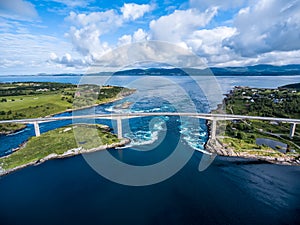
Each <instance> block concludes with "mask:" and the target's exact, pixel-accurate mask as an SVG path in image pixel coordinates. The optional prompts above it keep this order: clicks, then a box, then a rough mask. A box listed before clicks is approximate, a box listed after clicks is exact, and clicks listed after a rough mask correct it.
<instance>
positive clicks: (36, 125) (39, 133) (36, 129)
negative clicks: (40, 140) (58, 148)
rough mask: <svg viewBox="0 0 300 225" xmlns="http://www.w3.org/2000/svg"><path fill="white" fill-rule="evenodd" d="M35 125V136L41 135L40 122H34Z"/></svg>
mask: <svg viewBox="0 0 300 225" xmlns="http://www.w3.org/2000/svg"><path fill="white" fill-rule="evenodd" d="M33 126H34V132H35V136H36V137H39V136H41V132H40V126H39V123H38V122H34V123H33Z"/></svg>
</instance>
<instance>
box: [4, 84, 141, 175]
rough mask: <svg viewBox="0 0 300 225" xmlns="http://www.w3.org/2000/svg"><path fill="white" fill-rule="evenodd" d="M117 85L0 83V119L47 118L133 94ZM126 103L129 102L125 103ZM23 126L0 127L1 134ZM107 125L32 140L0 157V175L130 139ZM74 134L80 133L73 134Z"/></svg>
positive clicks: (70, 128)
mask: <svg viewBox="0 0 300 225" xmlns="http://www.w3.org/2000/svg"><path fill="white" fill-rule="evenodd" d="M135 91H136V90H135V89H129V88H125V87H118V86H110V85H105V86H101V87H100V86H98V85H94V84H84V85H80V86H76V85H73V84H65V83H53V82H14V83H0V120H10V119H24V118H39V117H49V116H53V115H55V114H59V113H62V112H66V111H72V110H79V109H84V108H89V107H92V106H96V105H99V104H105V103H109V102H113V101H117V100H120V99H122V98H124V97H126V96H128V95H131V94H133V93H134V92H135ZM127 104H128V103H127ZM25 127H26V125H23V124H15V123H9V124H0V135H7V134H11V133H14V132H17V131H19V130H21V129H24V128H25ZM110 131H111V129H110V127H108V126H105V125H101V124H72V125H69V126H65V127H61V128H58V129H54V130H51V131H48V132H45V133H43V134H41V135H40V136H37V137H31V138H29V140H27V141H26V142H25V143H23V144H21V145H20V146H19V147H18V148H16V149H13V152H12V153H11V154H9V155H7V156H3V157H1V158H0V176H1V175H6V174H9V173H11V172H13V171H16V170H19V169H21V168H24V167H27V166H30V165H38V164H40V163H42V162H45V161H47V160H50V159H56V158H65V157H70V156H74V155H78V154H83V153H90V152H94V151H99V150H105V149H110V148H115V147H122V146H124V145H126V144H128V143H129V142H130V140H129V139H126V138H122V139H118V138H117V136H116V135H115V134H113V133H111V132H110ZM74 133H75V134H76V133H77V134H80V135H76V139H75V136H74Z"/></svg>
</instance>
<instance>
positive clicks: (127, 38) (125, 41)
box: [118, 34, 132, 45]
mask: <svg viewBox="0 0 300 225" xmlns="http://www.w3.org/2000/svg"><path fill="white" fill-rule="evenodd" d="M131 42H132V37H131V35H126V34H125V35H123V36H122V37H120V38H119V41H118V45H126V44H130V43H131Z"/></svg>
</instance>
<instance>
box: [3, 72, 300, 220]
mask: <svg viewBox="0 0 300 225" xmlns="http://www.w3.org/2000/svg"><path fill="white" fill-rule="evenodd" d="M29 81H34V82H42V81H47V82H49V81H52V82H63V83H73V84H78V85H84V84H85V83H97V84H109V85H120V86H126V87H129V88H135V89H137V91H136V92H135V93H134V94H133V95H130V96H128V97H126V98H124V99H122V100H119V101H117V102H113V103H108V104H104V105H100V106H96V107H93V108H90V109H84V110H81V111H79V112H77V113H78V114H90V113H93V114H108V115H109V114H111V113H124V114H126V113H133V112H170V111H171V112H203V113H206V112H209V111H210V110H211V109H213V108H216V106H217V105H218V104H220V103H221V102H222V98H223V94H226V93H228V92H229V91H230V90H231V89H232V88H233V87H234V86H250V87H253V88H276V87H279V86H282V85H286V84H290V83H296V82H299V81H300V76H276V77H272V76H249V77H248V76H222V77H214V78H213V79H209V80H207V81H205V80H203V79H197V78H191V77H181V76H180V77H176V76H173V77H157V76H156V77H150V76H133V77H130V76H119V77H118V76H113V77H90V76H87V77H81V76H0V82H29ZM207 87H209V88H207ZM212 87H213V88H212ZM209 90H213V92H210V91H209ZM214 93H216V94H215V95H214ZM125 102H131V105H130V107H129V108H122V107H119V106H120V105H122V104H123V103H125ZM67 115H72V112H66V113H62V114H58V115H55V116H56V117H60V116H67ZM74 122H76V121H72V120H64V121H56V122H48V123H41V124H40V130H41V133H44V132H47V131H49V130H52V129H55V128H57V127H62V126H64V125H68V124H71V123H74ZM88 122H93V123H100V124H106V125H109V126H110V127H111V128H112V129H113V132H116V128H117V127H116V122H115V121H112V120H104V119H97V120H93V121H88ZM122 123H123V135H124V137H127V138H130V139H131V140H132V141H131V143H130V144H129V145H128V146H126V147H125V148H121V149H110V150H108V151H99V152H94V153H90V154H87V155H78V156H74V157H70V158H64V159H56V160H49V161H46V162H45V163H42V164H40V165H38V166H31V167H27V168H24V169H22V170H19V171H16V172H14V173H11V174H9V175H7V176H3V177H1V178H0V224H1V225H2V224H4V225H6V224H33V225H34V224H101V225H106V224H108V225H114V224H122V225H127V224H128V225H129V224H139V225H143V224H149V225H150V224H155V225H156V224H172V225H173V224H174V225H177V224H178V225H185V224H188V225H199V224H299V221H300V181H299V178H300V168H299V167H297V166H282V165H274V164H270V163H266V162H262V161H257V160H246V159H239V158H226V157H221V156H217V157H216V158H215V159H214V160H213V161H212V163H211V164H210V165H209V166H208V167H207V168H206V169H205V170H199V163H200V162H201V161H202V160H203V159H205V154H203V153H202V152H203V150H205V148H204V144H205V142H206V141H207V139H208V131H207V126H206V122H205V120H203V119H193V118H191V119H187V118H181V117H172V116H159V117H145V118H133V119H127V120H124V121H123V122H122ZM32 136H34V129H33V126H32V125H28V126H27V127H26V128H25V129H24V130H22V131H20V132H18V133H15V134H12V135H2V136H0V156H5V155H9V154H11V153H12V151H13V149H14V148H17V147H18V146H19V145H20V144H22V143H24V142H25V141H26V140H28V139H29V138H30V137H32ZM178 146H179V147H180V148H178ZM177 151H180V153H179V155H180V157H182V158H185V159H186V160H185V161H184V163H182V165H179V164H180V163H181V160H180V159H181V158H180V159H179V160H178V161H176V162H175V163H174V162H173V164H169V165H170V166H169V165H168V162H169V159H172V157H173V156H174V155H175V154H173V153H174V152H177ZM177 155H178V154H177ZM105 157H107V159H109V160H111V159H114V160H112V161H103V160H102V163H103V164H105V165H106V167H105V168H106V169H108V170H110V168H111V171H112V172H113V175H114V176H113V177H111V176H110V175H107V173H102V171H101V170H99V169H97V168H95V163H94V164H93V162H91V159H92V161H93V159H103V158H105ZM173 158H174V157H173ZM105 159H106V158H105ZM116 161H119V162H121V163H123V164H122V165H124V164H126V165H130V166H131V167H130V168H132V167H134V168H138V169H139V171H144V170H143V169H144V168H148V167H151V166H154V167H155V166H156V168H159V169H156V170H154V171H155V172H152V173H148V172H147V171H146V170H145V174H143V173H142V174H137V175H136V174H135V173H134V174H133V173H132V174H131V172H130V171H131V170H128V171H126V168H125V167H122V168H125V169H124V170H118V169H116V165H115V164H114V162H116ZM162 163H163V164H162ZM93 165H94V166H93ZM161 165H162V166H161ZM159 166H160V167H159ZM176 166H177V167H176ZM96 167H97V166H96ZM100 167H101V165H100ZM175 167H176V168H175ZM101 168H103V167H101ZM151 168H152V167H151ZM170 168H172V169H173V168H174V171H171V172H170ZM111 171H108V173H109V172H111ZM133 172H134V171H133ZM109 174H111V173H109ZM165 174H169V175H166V176H165V177H164V178H163V179H161V177H163V176H164V175H165ZM170 174H171V175H170ZM139 176H142V177H139ZM115 178H116V179H115ZM120 180H121V181H120ZM143 182H144V183H143ZM147 182H148V183H147Z"/></svg>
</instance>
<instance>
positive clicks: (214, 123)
mask: <svg viewBox="0 0 300 225" xmlns="http://www.w3.org/2000/svg"><path fill="white" fill-rule="evenodd" d="M211 122H212V123H211V131H210V133H211V139H212V140H216V132H217V120H216V119H213V120H212V121H211Z"/></svg>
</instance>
